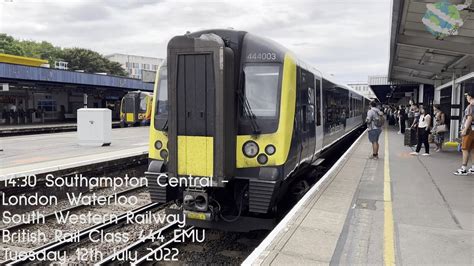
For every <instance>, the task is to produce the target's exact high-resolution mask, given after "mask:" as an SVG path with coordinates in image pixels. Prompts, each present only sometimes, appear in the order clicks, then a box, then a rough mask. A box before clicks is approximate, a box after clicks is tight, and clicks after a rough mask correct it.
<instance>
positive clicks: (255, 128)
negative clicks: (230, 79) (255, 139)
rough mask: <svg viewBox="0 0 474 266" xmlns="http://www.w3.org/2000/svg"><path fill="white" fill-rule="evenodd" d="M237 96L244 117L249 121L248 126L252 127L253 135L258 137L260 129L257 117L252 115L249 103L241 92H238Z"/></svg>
mask: <svg viewBox="0 0 474 266" xmlns="http://www.w3.org/2000/svg"><path fill="white" fill-rule="evenodd" d="M238 94H239V100H240V102H241V104H242V107H243V109H244V115H245V116H246V117H247V118H248V119H249V120H250V125H251V126H252V132H253V134H254V135H259V134H260V132H261V131H260V127H259V126H258V124H257V117H256V116H255V114H254V113H253V111H252V107H250V103H249V101H248V99H247V97H246V96H245V95H244V94H243V93H242V91H239V93H238Z"/></svg>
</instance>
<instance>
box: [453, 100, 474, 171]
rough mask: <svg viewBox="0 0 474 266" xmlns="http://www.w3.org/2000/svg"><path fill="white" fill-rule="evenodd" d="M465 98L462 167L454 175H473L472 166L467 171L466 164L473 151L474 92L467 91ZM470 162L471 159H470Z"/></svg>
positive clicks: (462, 127)
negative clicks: (466, 103)
mask: <svg viewBox="0 0 474 266" xmlns="http://www.w3.org/2000/svg"><path fill="white" fill-rule="evenodd" d="M464 96H466V99H467V102H468V103H469V104H468V105H467V107H466V110H464V116H463V119H462V124H461V137H462V146H461V148H462V166H461V168H459V169H458V170H456V172H454V174H455V175H467V174H474V164H473V165H472V167H471V168H469V169H467V162H468V161H469V157H471V151H472V150H474V132H473V130H472V129H473V125H474V120H473V117H474V92H473V91H469V92H467V93H465V94H464ZM471 160H472V157H471Z"/></svg>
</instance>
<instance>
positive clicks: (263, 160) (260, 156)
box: [257, 153, 268, 164]
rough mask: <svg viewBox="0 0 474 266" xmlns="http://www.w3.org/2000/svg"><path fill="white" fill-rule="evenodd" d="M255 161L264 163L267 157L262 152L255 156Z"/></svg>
mask: <svg viewBox="0 0 474 266" xmlns="http://www.w3.org/2000/svg"><path fill="white" fill-rule="evenodd" d="M257 161H258V163H259V164H266V163H267V162H268V157H267V156H266V155H265V154H263V153H262V154H260V155H259V156H258V157H257Z"/></svg>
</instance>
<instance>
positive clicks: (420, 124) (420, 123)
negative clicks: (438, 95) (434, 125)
mask: <svg viewBox="0 0 474 266" xmlns="http://www.w3.org/2000/svg"><path fill="white" fill-rule="evenodd" d="M419 112H420V116H419V118H418V120H415V122H414V123H415V124H414V127H416V129H417V132H418V144H417V145H416V150H415V151H414V152H412V153H410V154H411V155H418V154H419V152H420V150H421V144H423V145H424V146H425V153H423V154H422V155H423V156H429V155H430V143H429V142H428V136H429V134H430V127H431V116H430V114H429V113H427V112H426V110H425V108H423V106H420V108H419Z"/></svg>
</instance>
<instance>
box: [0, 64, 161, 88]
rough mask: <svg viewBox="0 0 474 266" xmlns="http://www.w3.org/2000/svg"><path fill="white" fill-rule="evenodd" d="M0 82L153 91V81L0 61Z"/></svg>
mask: <svg viewBox="0 0 474 266" xmlns="http://www.w3.org/2000/svg"><path fill="white" fill-rule="evenodd" d="M0 82H30V83H31V82H36V83H50V84H51V83H54V84H72V85H77V86H88V87H102V88H111V89H114V88H115V89H125V90H142V91H153V83H146V82H143V81H142V80H139V79H132V78H126V77H118V76H110V75H100V74H90V73H81V72H75V71H68V70H61V69H52V68H44V67H31V66H24V65H16V64H5V63H0Z"/></svg>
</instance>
